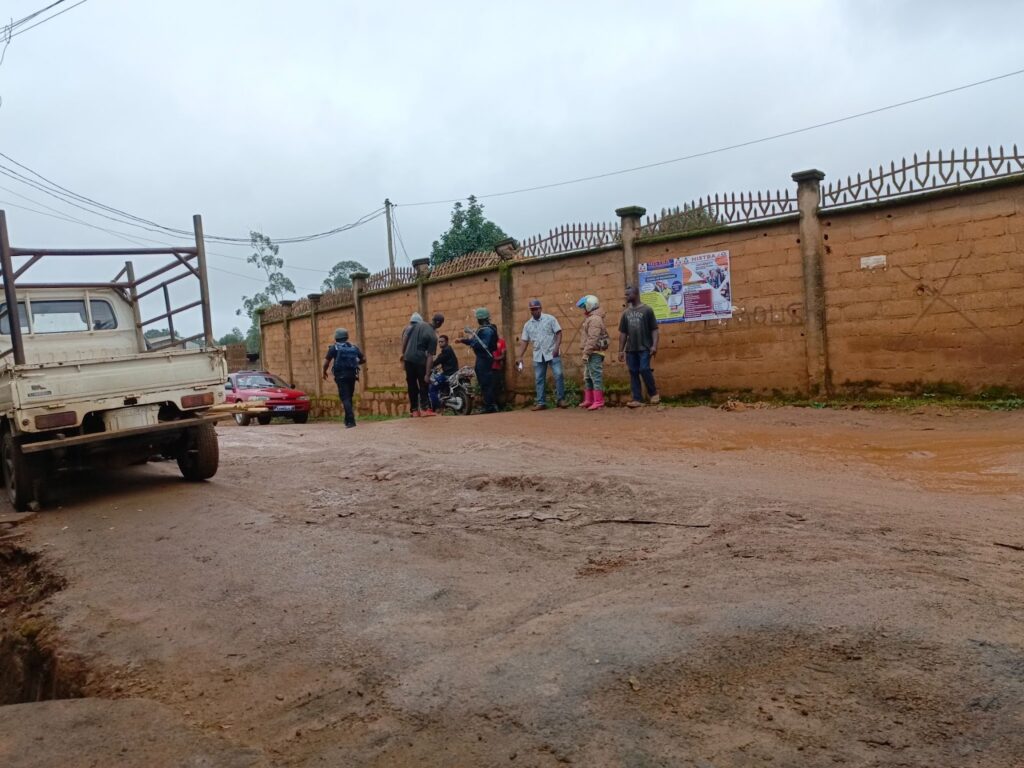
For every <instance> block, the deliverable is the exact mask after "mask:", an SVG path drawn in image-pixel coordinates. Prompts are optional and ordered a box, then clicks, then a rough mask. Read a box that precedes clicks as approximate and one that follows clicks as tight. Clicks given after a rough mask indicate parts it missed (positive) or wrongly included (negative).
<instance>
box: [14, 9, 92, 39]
mask: <svg viewBox="0 0 1024 768" xmlns="http://www.w3.org/2000/svg"><path fill="white" fill-rule="evenodd" d="M63 2H65V0H57V2H55V3H51V4H50V5H48V6H46V7H45V8H42V9H40V10H38V11H36V12H35V13H33V14H30V15H28V16H26V17H25V18H24V19H21V20H20V21H16V22H15V23H14V24H12V25H11V29H15V28H17V26H18V25H20V24H23V23H24V22H27V21H29V20H31V19H34V18H35V17H36V16H38V15H39V14H41V13H44V12H45V11H48V10H50V9H51V8H54V7H56V6H58V5H60V4H61V3H63ZM85 2H87V0H78V2H77V3H75V4H74V5H69V6H68V7H67V8H65V9H63V10H61V11H57V13H54V14H52V15H50V16H47V17H46V18H45V19H42V20H40V21H37V22H36V23H35V24H32V25H31V26H28V27H25V28H24V29H18V31H17V32H13V33H12V34H11V37H17V36H18V35H23V34H25V33H26V32H28V31H29V30H30V29H35V28H36V27H38V26H39V25H40V24H45V23H46V22H48V21H53V20H54V19H56V18H57V17H58V16H60V15H61V14H65V13H67V12H68V11H70V10H72V9H73V8H77V7H78V6H80V5H81V4H82V3H85Z"/></svg>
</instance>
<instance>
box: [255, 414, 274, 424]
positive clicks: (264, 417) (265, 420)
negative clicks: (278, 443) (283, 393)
mask: <svg viewBox="0 0 1024 768" xmlns="http://www.w3.org/2000/svg"><path fill="white" fill-rule="evenodd" d="M272 418H274V417H273V416H271V415H270V414H269V413H261V414H260V415H259V416H257V417H256V421H258V422H259V423H260V424H262V425H263V426H267V424H269V423H270V420H271V419H272Z"/></svg>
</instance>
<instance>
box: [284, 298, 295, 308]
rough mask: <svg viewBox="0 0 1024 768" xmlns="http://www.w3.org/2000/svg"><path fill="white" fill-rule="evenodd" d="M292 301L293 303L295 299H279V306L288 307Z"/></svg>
mask: <svg viewBox="0 0 1024 768" xmlns="http://www.w3.org/2000/svg"><path fill="white" fill-rule="evenodd" d="M294 303H295V299H281V306H282V307H290V306H291V305H292V304H294Z"/></svg>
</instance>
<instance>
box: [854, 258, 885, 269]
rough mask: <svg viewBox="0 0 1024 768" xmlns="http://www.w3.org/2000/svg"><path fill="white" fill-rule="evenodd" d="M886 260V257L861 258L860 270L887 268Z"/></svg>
mask: <svg viewBox="0 0 1024 768" xmlns="http://www.w3.org/2000/svg"><path fill="white" fill-rule="evenodd" d="M885 266H886V258H885V256H884V255H881V256H861V257H860V268H861V269H879V268H885Z"/></svg>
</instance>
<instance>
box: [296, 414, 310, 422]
mask: <svg viewBox="0 0 1024 768" xmlns="http://www.w3.org/2000/svg"><path fill="white" fill-rule="evenodd" d="M307 421H309V413H308V412H307V413H296V414H295V423H296V424H305V423H306V422H307Z"/></svg>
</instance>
